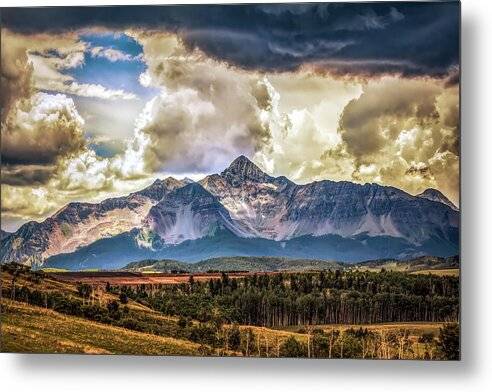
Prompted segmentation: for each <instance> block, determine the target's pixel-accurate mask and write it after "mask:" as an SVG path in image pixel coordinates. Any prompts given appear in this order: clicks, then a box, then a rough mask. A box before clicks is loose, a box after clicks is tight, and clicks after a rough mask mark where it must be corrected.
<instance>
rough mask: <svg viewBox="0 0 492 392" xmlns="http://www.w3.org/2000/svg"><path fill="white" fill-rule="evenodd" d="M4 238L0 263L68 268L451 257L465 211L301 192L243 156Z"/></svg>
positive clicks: (318, 187)
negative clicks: (195, 176) (240, 259)
mask: <svg viewBox="0 0 492 392" xmlns="http://www.w3.org/2000/svg"><path fill="white" fill-rule="evenodd" d="M2 237H3V238H2V240H1V247H0V260H1V261H2V262H11V261H16V262H21V263H24V264H29V265H32V266H34V267H39V266H52V267H63V268H68V269H83V268H106V269H110V268H120V267H122V266H124V265H126V264H127V263H129V262H132V261H139V260H143V259H156V258H169V259H174V260H179V261H186V262H197V261H200V260H204V259H208V258H213V257H224V256H276V257H290V258H299V259H321V260H336V261H345V262H356V261H364V260H372V259H380V258H396V259H405V258H410V257H417V256H423V255H433V256H442V257H447V256H451V255H455V254H457V253H458V242H459V211H458V209H457V208H456V207H455V206H454V205H453V204H452V203H451V202H450V201H449V200H448V199H447V198H446V197H445V196H444V195H442V193H440V192H439V191H437V190H435V189H428V190H426V191H425V192H423V193H422V194H420V195H417V196H412V195H410V194H408V193H406V192H404V191H402V190H400V189H397V188H394V187H388V186H381V185H378V184H364V185H361V184H356V183H352V182H348V181H340V182H334V181H328V180H325V181H317V182H312V183H309V184H305V185H299V184H296V183H294V182H292V181H290V180H289V179H287V178H286V177H283V176H281V177H272V176H270V175H268V174H266V173H264V172H263V171H262V170H261V169H260V168H259V167H258V166H256V165H255V164H254V163H253V162H251V161H250V160H249V159H248V158H246V157H245V156H240V157H238V158H236V159H235V160H234V161H233V162H232V163H231V165H230V166H229V167H228V168H227V169H225V170H224V171H223V172H222V173H220V174H212V175H209V176H207V177H205V178H203V179H202V180H200V181H198V182H192V181H191V180H188V179H185V180H176V179H174V178H172V177H168V178H166V179H164V180H160V179H158V180H156V181H155V182H154V183H153V184H152V185H150V186H149V187H147V188H145V189H143V190H141V191H138V192H134V193H132V194H130V195H128V196H123V197H117V198H110V199H107V200H104V201H102V202H101V203H79V202H76V203H70V204H68V205H67V206H65V207H64V208H62V209H61V210H60V211H58V212H56V213H55V214H54V215H53V216H51V217H49V218H47V219H46V220H45V221H43V222H40V223H38V222H28V223H26V224H24V225H23V226H21V227H20V228H19V229H18V230H17V231H16V232H15V233H11V234H9V235H7V236H2Z"/></svg>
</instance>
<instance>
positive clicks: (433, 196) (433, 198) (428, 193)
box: [417, 188, 458, 211]
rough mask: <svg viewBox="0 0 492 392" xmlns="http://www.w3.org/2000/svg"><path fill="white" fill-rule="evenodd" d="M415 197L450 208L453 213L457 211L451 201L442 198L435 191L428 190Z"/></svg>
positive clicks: (439, 193) (441, 195) (440, 194)
mask: <svg viewBox="0 0 492 392" xmlns="http://www.w3.org/2000/svg"><path fill="white" fill-rule="evenodd" d="M417 197H422V198H424V199H427V200H431V201H437V202H439V203H442V204H445V205H447V206H448V207H450V208H452V209H453V210H455V211H458V207H456V206H455V205H454V204H453V203H452V202H451V200H449V199H448V198H447V197H446V196H444V195H443V194H442V193H441V192H439V191H438V190H437V189H433V188H428V189H426V190H425V191H423V192H422V193H420V194H418V195H417Z"/></svg>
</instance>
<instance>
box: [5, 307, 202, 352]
mask: <svg viewBox="0 0 492 392" xmlns="http://www.w3.org/2000/svg"><path fill="white" fill-rule="evenodd" d="M1 303H2V316H1V320H2V340H1V351H2V352H21V353H26V352H29V353H81V354H82V353H83V354H135V355H200V345H199V344H197V343H193V342H189V341H185V340H178V339H173V338H167V337H162V336H156V335H151V334H146V333H141V332H135V331H129V330H127V329H125V328H119V327H114V326H110V325H105V324H99V323H96V322H92V321H88V320H84V319H81V318H78V317H73V316H65V315H62V314H60V313H57V312H54V311H52V310H48V309H43V308H40V307H36V306H31V305H27V304H24V303H20V302H16V301H11V300H7V299H2V302H1Z"/></svg>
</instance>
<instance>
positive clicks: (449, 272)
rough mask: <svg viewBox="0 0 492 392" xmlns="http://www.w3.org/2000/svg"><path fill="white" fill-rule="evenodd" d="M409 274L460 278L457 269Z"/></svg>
mask: <svg viewBox="0 0 492 392" xmlns="http://www.w3.org/2000/svg"><path fill="white" fill-rule="evenodd" d="M411 274H421V275H427V274H432V275H437V276H460V270H459V269H458V268H450V269H435V270H422V271H414V272H411Z"/></svg>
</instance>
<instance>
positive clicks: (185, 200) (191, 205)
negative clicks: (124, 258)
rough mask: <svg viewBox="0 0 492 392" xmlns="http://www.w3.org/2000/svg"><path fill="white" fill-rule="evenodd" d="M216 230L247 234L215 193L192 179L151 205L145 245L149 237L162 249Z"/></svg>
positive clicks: (150, 243) (143, 237)
mask: <svg viewBox="0 0 492 392" xmlns="http://www.w3.org/2000/svg"><path fill="white" fill-rule="evenodd" d="M216 230H230V231H231V232H233V233H234V234H236V235H239V236H247V233H246V232H244V231H243V230H242V229H241V227H240V225H239V224H236V222H234V221H233V220H232V218H231V216H230V215H229V212H228V211H227V210H226V209H225V208H224V206H223V205H222V204H220V202H219V201H218V200H217V198H216V197H215V196H213V195H212V194H211V193H210V192H208V191H207V190H205V189H204V188H203V187H202V186H201V185H200V184H198V183H191V184H189V185H186V186H184V187H182V188H179V189H177V190H175V191H173V192H170V193H169V194H167V195H166V197H164V198H163V199H162V200H161V201H160V202H159V203H157V204H156V205H155V206H153V207H152V208H151V209H150V211H149V213H148V215H147V218H146V219H145V222H144V225H143V228H142V232H141V236H140V239H141V244H142V245H144V243H145V241H146V239H147V242H148V244H149V245H150V246H151V247H152V248H153V249H159V248H162V247H164V246H169V245H176V244H179V243H181V242H183V241H187V240H196V239H198V238H202V237H206V236H211V235H213V234H214V233H215V231H216Z"/></svg>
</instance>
